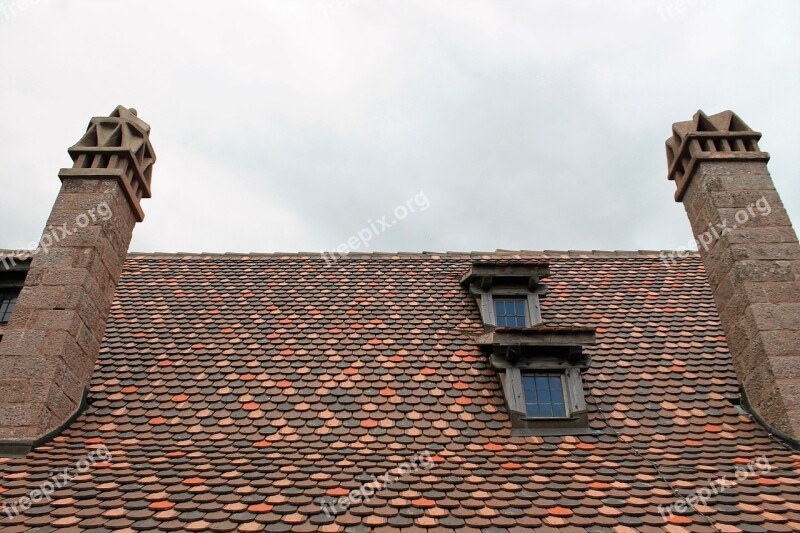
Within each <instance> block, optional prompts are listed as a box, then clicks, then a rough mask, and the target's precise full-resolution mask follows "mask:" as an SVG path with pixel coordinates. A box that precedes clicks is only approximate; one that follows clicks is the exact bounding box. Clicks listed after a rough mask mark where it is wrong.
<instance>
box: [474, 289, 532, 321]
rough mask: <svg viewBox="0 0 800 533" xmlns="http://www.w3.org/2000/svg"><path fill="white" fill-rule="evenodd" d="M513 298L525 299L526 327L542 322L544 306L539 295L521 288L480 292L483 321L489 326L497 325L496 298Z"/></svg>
mask: <svg viewBox="0 0 800 533" xmlns="http://www.w3.org/2000/svg"><path fill="white" fill-rule="evenodd" d="M495 298H502V299H513V298H518V299H520V300H525V302H526V304H527V305H526V306H525V312H526V321H527V324H526V327H529V326H537V325H539V324H542V322H543V321H542V308H541V305H540V303H539V295H538V294H535V293H532V292H531V291H528V290H523V289H519V288H515V287H514V288H500V287H497V288H492V289H490V290H489V291H486V292H481V293H480V311H481V319H482V320H483V323H484V324H485V325H488V326H495V327H496V326H497V316H496V315H495V311H494V299H495Z"/></svg>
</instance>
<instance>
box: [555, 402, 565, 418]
mask: <svg viewBox="0 0 800 533" xmlns="http://www.w3.org/2000/svg"><path fill="white" fill-rule="evenodd" d="M553 416H561V417H564V416H567V408H566V407H565V406H564V404H563V403H554V404H553Z"/></svg>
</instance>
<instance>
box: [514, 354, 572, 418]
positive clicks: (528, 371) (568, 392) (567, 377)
mask: <svg viewBox="0 0 800 533" xmlns="http://www.w3.org/2000/svg"><path fill="white" fill-rule="evenodd" d="M537 373H539V374H562V393H563V394H564V408H565V411H566V416H563V417H554V416H550V417H537V416H530V415H529V414H528V409H527V405H526V403H525V390H524V386H523V383H522V376H523V375H535V374H537ZM503 378H504V379H503V388H504V392H505V396H506V404H507V405H508V409H509V411H510V413H512V414H514V415H515V416H516V417H517V418H518V419H519V420H522V421H533V422H541V423H545V424H546V423H547V422H554V421H564V420H567V421H570V420H575V419H576V418H577V417H578V416H579V415H581V414H585V413H586V400H585V399H584V393H583V378H582V377H581V369H580V367H578V366H572V365H547V364H545V365H541V366H538V365H537V366H535V367H527V368H521V367H520V366H510V367H508V368H506V369H505V375H504V376H503Z"/></svg>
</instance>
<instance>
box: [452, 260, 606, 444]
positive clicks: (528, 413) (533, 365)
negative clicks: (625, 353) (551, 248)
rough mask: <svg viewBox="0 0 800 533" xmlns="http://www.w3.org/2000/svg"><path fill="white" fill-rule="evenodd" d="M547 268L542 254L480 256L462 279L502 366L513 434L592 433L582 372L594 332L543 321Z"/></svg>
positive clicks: (487, 345) (485, 343) (492, 356)
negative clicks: (513, 257) (541, 301)
mask: <svg viewBox="0 0 800 533" xmlns="http://www.w3.org/2000/svg"><path fill="white" fill-rule="evenodd" d="M549 275H550V269H549V265H548V264H547V263H546V262H544V261H527V262H523V261H480V262H477V263H474V264H473V265H472V268H470V270H469V272H467V273H466V274H465V275H464V277H463V278H462V279H461V284H462V285H465V286H467V287H468V288H469V291H470V293H471V294H472V295H473V296H474V297H475V300H476V302H477V304H478V309H479V310H480V314H481V319H482V321H483V324H484V328H485V331H484V333H483V334H482V335H478V336H477V337H476V338H475V342H476V344H478V345H479V346H482V347H483V348H484V349H485V350H486V352H487V355H488V356H489V362H490V363H491V365H492V367H494V368H495V369H496V370H497V374H498V378H499V380H500V384H501V386H502V388H503V394H504V396H505V399H506V406H507V408H508V414H509V417H510V419H511V427H512V433H511V434H512V435H519V436H523V435H581V434H586V433H591V429H590V428H589V419H588V414H587V411H586V402H585V401H584V390H583V380H582V379H581V372H582V371H583V370H585V369H586V368H587V367H588V366H589V357H588V356H587V355H586V354H585V353H584V352H583V347H584V346H588V345H592V344H594V343H595V331H594V328H586V327H580V326H558V327H548V326H545V325H544V322H543V320H542V313H541V308H540V306H539V298H540V297H542V296H544V295H545V294H547V286H546V285H544V284H543V283H541V279H542V278H545V277H549Z"/></svg>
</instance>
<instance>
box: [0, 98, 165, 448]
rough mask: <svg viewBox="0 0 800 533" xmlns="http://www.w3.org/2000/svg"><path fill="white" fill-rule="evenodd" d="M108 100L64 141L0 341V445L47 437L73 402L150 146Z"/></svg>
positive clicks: (82, 387) (143, 193) (145, 189)
mask: <svg viewBox="0 0 800 533" xmlns="http://www.w3.org/2000/svg"><path fill="white" fill-rule="evenodd" d="M149 133H150V126H148V125H147V124H146V123H144V122H143V121H142V120H140V119H139V118H138V117H137V116H136V111H135V110H133V109H126V108H124V107H122V106H118V107H117V108H116V109H115V110H114V111H113V112H112V113H111V116H109V117H94V118H92V119H91V122H90V123H89V127H88V129H87V131H86V134H85V135H84V136H83V137H82V138H81V140H80V141H78V143H77V144H76V145H75V146H73V147H71V148H70V149H69V154H70V156H71V158H72V160H73V166H72V168H67V169H61V171H60V172H59V174H58V175H59V178H61V190H60V192H59V193H58V197H57V198H56V201H55V205H54V206H53V210H52V212H51V213H50V217H49V219H48V221H47V225H46V226H45V229H44V233H43V234H42V238H41V240H40V241H39V248H38V249H37V250H36V252H35V254H34V256H33V259H32V261H31V265H30V270H29V272H28V275H27V277H26V278H25V282H24V285H23V288H22V290H21V292H20V294H19V297H18V299H17V304H16V307H15V308H14V311H13V313H12V315H11V319H10V321H9V323H8V327H7V328H6V330H5V333H4V334H3V337H2V341H0V453H2V454H6V455H19V454H24V453H27V451H28V450H30V448H31V447H32V446H35V445H36V444H37V443H39V442H42V441H45V440H48V439H49V438H50V437H51V436H53V435H54V434H55V433H57V432H59V431H60V430H61V429H63V427H64V426H65V425H66V424H68V423H69V422H70V421H71V419H72V418H73V417H74V416H76V415H77V414H78V413H79V412H80V409H81V406H82V405H83V402H84V399H85V395H86V391H87V388H88V386H89V382H90V379H91V376H92V371H93V369H94V365H95V361H96V360H97V356H98V354H99V351H100V343H101V342H102V340H103V334H104V332H105V326H106V320H107V319H108V315H109V313H110V310H111V304H112V301H113V298H114V290H115V288H116V285H117V282H118V281H119V277H120V274H121V273H122V266H123V263H124V262H125V258H126V256H127V253H128V245H129V244H130V241H131V237H132V233H133V227H134V225H135V224H136V222H141V221H142V219H143V218H144V212H143V211H142V208H141V205H140V200H141V199H142V198H149V197H150V179H151V172H152V168H153V163H154V162H155V154H154V153H153V148H152V146H151V145H150V141H149Z"/></svg>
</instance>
